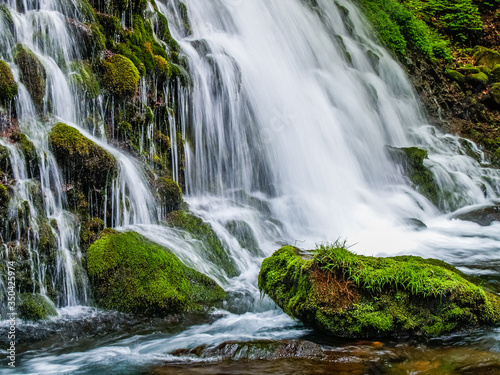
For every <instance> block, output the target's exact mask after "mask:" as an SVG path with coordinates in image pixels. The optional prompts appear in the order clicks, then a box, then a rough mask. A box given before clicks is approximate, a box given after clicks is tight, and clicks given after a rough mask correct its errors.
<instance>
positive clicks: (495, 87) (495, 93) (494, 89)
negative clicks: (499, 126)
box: [490, 83, 500, 104]
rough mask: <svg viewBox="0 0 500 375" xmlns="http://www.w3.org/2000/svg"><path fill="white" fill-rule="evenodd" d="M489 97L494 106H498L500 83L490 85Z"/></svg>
mask: <svg viewBox="0 0 500 375" xmlns="http://www.w3.org/2000/svg"><path fill="white" fill-rule="evenodd" d="M490 96H491V97H492V99H493V100H494V101H495V103H496V104H500V83H494V84H492V85H491V87H490Z"/></svg>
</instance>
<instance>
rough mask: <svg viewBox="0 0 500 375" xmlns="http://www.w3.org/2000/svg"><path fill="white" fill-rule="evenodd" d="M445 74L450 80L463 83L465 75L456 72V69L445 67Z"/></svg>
mask: <svg viewBox="0 0 500 375" xmlns="http://www.w3.org/2000/svg"><path fill="white" fill-rule="evenodd" d="M445 75H446V76H447V77H448V78H449V79H451V80H452V81H455V82H458V83H460V84H462V83H465V76H464V75H463V74H462V73H459V72H457V71H456V70H452V69H446V70H445Z"/></svg>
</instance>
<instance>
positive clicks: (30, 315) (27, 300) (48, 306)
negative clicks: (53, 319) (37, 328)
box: [18, 293, 57, 321]
mask: <svg viewBox="0 0 500 375" xmlns="http://www.w3.org/2000/svg"><path fill="white" fill-rule="evenodd" d="M18 309H19V317H20V318H21V319H24V320H31V321H38V320H45V319H48V318H49V317H50V316H55V315H57V311H56V309H55V307H54V306H53V304H52V303H50V302H49V300H48V299H47V298H46V297H44V296H42V295H40V294H29V293H23V294H22V295H21V302H20V303H19V307H18Z"/></svg>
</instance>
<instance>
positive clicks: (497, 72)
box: [490, 64, 500, 83]
mask: <svg viewBox="0 0 500 375" xmlns="http://www.w3.org/2000/svg"><path fill="white" fill-rule="evenodd" d="M490 80H491V82H493V83H498V82H500V64H497V65H495V67H494V68H493V69H491V74H490Z"/></svg>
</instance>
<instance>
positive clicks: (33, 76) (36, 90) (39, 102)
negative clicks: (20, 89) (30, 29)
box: [12, 44, 47, 110]
mask: <svg viewBox="0 0 500 375" xmlns="http://www.w3.org/2000/svg"><path fill="white" fill-rule="evenodd" d="M12 54H13V56H14V62H15V63H16V65H17V66H18V67H19V71H20V79H21V82H22V83H23V84H24V86H26V89H27V90H28V92H29V93H30V95H31V99H32V100H33V103H34V104H35V106H36V107H37V108H38V109H39V110H41V109H42V108H43V98H44V96H45V90H46V79H47V77H46V72H45V67H44V66H43V64H42V63H41V62H40V60H39V59H38V57H37V56H36V55H35V54H34V53H33V52H32V51H31V50H30V49H29V48H28V47H26V46H23V45H22V44H17V45H16V46H15V47H14V49H13V51H12Z"/></svg>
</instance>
